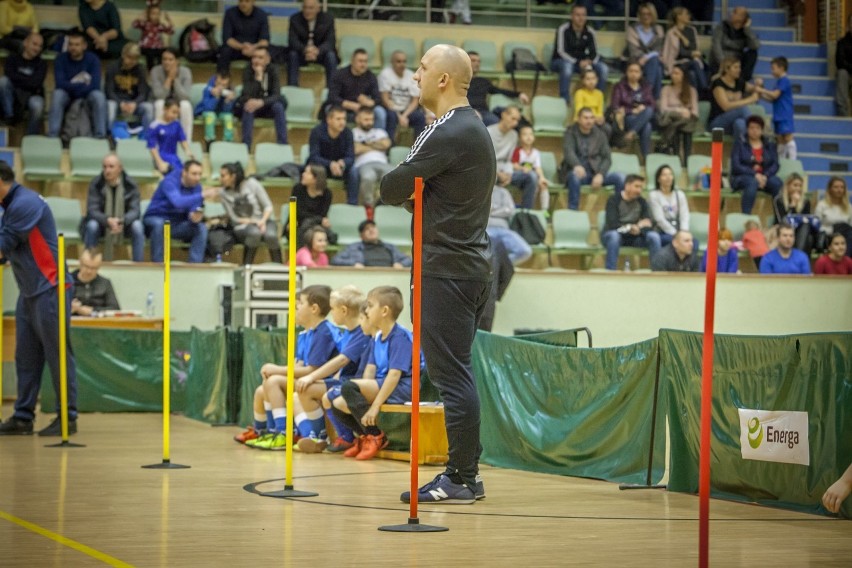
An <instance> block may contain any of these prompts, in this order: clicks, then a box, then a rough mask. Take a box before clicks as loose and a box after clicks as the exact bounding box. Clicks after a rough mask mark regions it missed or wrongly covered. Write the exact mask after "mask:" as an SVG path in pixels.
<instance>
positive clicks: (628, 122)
mask: <svg viewBox="0 0 852 568" xmlns="http://www.w3.org/2000/svg"><path fill="white" fill-rule="evenodd" d="M652 120H654V110H653V109H651V108H646V109H645V110H643V111H642V112H640V113H639V114H626V115H625V116H624V129H625V130H626V131H628V132H635V133H636V134H637V136H639V151H640V152H642V156H643V157H645V156H647V155H648V153H649V152H650V151H651V130H652V128H651V121H652Z"/></svg>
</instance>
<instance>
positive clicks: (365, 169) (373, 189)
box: [346, 107, 395, 216]
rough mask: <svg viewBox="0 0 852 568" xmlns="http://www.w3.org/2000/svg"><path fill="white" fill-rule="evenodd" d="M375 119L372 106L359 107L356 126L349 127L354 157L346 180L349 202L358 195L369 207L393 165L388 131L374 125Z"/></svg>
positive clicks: (356, 200) (355, 200) (356, 199)
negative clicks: (390, 161)
mask: <svg viewBox="0 0 852 568" xmlns="http://www.w3.org/2000/svg"><path fill="white" fill-rule="evenodd" d="M374 120H375V119H374V116H373V109H372V108H370V107H361V108H360V109H358V113H357V114H356V115H355V128H353V129H352V139H353V142H354V144H355V161H354V162H353V163H352V167H351V168H349V180H348V181H347V183H346V192H347V201H348V203H350V204H353V203H354V204H356V205H357V204H358V201H359V199H358V196H359V195H360V201H361V202H362V203H363V204H364V206H365V207H367V210H368V211H370V210H372V208H373V206H375V204H376V194H377V192H378V190H379V183H380V182H381V181H382V178H383V177H384V176H385V174H386V173H388V172H389V171H391V170H392V169H393V168H394V167H395V166H391V165H390V164H389V163H388V155H387V151H388V148H390V147H391V139H390V137H389V136H388V133H387V132H385V131H384V130H382V129H381V128H377V127H375V126H374V125H373V124H374ZM368 216H369V214H368Z"/></svg>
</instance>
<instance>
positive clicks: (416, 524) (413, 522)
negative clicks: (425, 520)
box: [379, 517, 450, 533]
mask: <svg viewBox="0 0 852 568" xmlns="http://www.w3.org/2000/svg"><path fill="white" fill-rule="evenodd" d="M379 530H380V531H383V532H407V533H421V532H446V531H448V530H450V529H449V528H447V527H438V526H435V525H421V524H420V519H418V518H411V517H409V518H408V523H407V524H404V525H385V526H383V527H379Z"/></svg>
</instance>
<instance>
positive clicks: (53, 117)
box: [47, 30, 107, 138]
mask: <svg viewBox="0 0 852 568" xmlns="http://www.w3.org/2000/svg"><path fill="white" fill-rule="evenodd" d="M66 37H67V38H68V51H66V52H65V53H60V54H59V55H58V56H56V60H55V61H54V63H53V80H54V84H55V85H56V88H55V89H54V91H53V95H52V98H51V101H50V113H49V114H48V117H47V135H48V136H51V137H56V136H59V130H60V129H61V128H62V121H63V119H64V118H65V110H66V109H67V108H68V106H69V105H70V104H71V103H73V102H74V101H76V100H79V99H82V100H85V102H86V104H87V105H88V107H89V111H90V114H91V117H92V130H93V132H94V135H95V137H96V138H105V137H106V133H107V124H106V123H107V104H106V98H105V97H104V93H103V91H101V62H100V60H98V58H97V56H96V55H95V54H94V53H91V52H89V51H86V40H85V38H84V37H83V33H82V32H80V31H79V30H72V31H70V32H68V34H67V36H66Z"/></svg>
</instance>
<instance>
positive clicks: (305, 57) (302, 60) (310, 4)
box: [287, 0, 338, 87]
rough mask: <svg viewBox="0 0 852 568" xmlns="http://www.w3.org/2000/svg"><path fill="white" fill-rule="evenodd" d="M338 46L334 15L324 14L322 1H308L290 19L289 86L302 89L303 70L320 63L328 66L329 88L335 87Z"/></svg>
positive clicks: (326, 77) (326, 76)
mask: <svg viewBox="0 0 852 568" xmlns="http://www.w3.org/2000/svg"><path fill="white" fill-rule="evenodd" d="M336 44H337V41H336V39H335V35H334V18H333V17H332V15H331V14H329V13H327V12H320V3H319V0H304V1H303V2H302V11H301V12H298V13H296V14H293V15H292V16H290V31H289V34H288V48H289V51H288V59H287V61H288V64H287V84H288V85H292V86H294V87H295V86H298V85H299V67H301V66H303V65H309V64H311V63H317V64H319V65H322V66H323V67H325V84H326V86H328V85H331V76H332V74H334V72H335V70H336V69H337V63H338V59H337V52H336V51H335V45H336Z"/></svg>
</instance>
